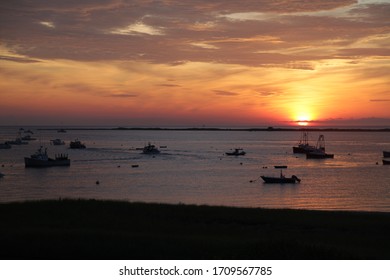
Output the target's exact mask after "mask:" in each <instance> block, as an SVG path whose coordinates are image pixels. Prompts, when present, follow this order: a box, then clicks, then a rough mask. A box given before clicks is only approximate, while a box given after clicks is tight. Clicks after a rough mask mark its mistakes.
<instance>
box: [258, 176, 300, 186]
mask: <svg viewBox="0 0 390 280" xmlns="http://www.w3.org/2000/svg"><path fill="white" fill-rule="evenodd" d="M261 178H262V179H263V180H264V183H269V184H295V183H296V182H297V179H296V178H294V177H291V178H287V177H284V178H282V177H267V176H261Z"/></svg>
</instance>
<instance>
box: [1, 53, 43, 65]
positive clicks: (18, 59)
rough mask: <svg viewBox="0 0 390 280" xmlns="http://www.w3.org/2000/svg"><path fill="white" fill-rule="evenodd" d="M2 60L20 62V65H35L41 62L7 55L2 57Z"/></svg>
mask: <svg viewBox="0 0 390 280" xmlns="http://www.w3.org/2000/svg"><path fill="white" fill-rule="evenodd" d="M0 60H9V61H13V62H19V63H35V62H41V61H40V60H37V59H31V58H26V57H17V56H6V55H0Z"/></svg>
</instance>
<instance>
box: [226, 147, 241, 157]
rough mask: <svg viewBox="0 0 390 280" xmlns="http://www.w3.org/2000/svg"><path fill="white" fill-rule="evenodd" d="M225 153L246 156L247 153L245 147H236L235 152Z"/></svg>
mask: <svg viewBox="0 0 390 280" xmlns="http://www.w3.org/2000/svg"><path fill="white" fill-rule="evenodd" d="M225 154H226V155H227V156H244V155H245V154H246V153H245V151H244V150H243V149H241V148H237V149H234V151H233V152H226V153H225Z"/></svg>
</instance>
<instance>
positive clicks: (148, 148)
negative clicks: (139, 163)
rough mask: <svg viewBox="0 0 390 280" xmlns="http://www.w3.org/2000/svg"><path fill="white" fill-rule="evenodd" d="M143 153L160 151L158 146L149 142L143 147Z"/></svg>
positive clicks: (157, 152)
mask: <svg viewBox="0 0 390 280" xmlns="http://www.w3.org/2000/svg"><path fill="white" fill-rule="evenodd" d="M142 153H143V154H159V153H160V151H159V150H158V149H157V147H156V146H155V145H153V144H151V143H148V145H146V146H145V147H144V148H143V149H142Z"/></svg>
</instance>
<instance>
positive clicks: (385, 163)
mask: <svg viewBox="0 0 390 280" xmlns="http://www.w3.org/2000/svg"><path fill="white" fill-rule="evenodd" d="M382 162H383V165H390V160H387V159H382Z"/></svg>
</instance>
